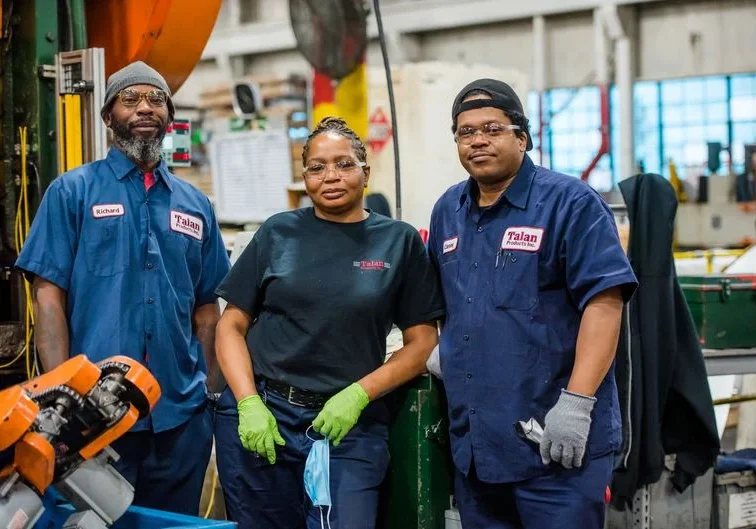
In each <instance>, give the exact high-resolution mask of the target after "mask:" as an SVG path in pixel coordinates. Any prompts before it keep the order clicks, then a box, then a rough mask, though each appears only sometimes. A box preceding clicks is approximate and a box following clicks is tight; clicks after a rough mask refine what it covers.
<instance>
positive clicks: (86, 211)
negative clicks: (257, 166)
mask: <svg viewBox="0 0 756 529" xmlns="http://www.w3.org/2000/svg"><path fill="white" fill-rule="evenodd" d="M153 174H154V176H155V184H154V185H153V186H152V187H151V188H150V189H149V191H145V188H144V183H143V175H142V172H141V171H140V170H139V169H138V168H137V167H136V165H134V162H132V161H131V160H130V159H128V158H127V157H126V156H125V155H124V154H123V153H122V152H121V151H119V150H118V149H115V148H112V149H110V152H109V153H108V156H107V158H106V159H105V160H100V161H97V162H93V163H90V164H86V165H83V166H81V167H78V168H76V169H74V170H72V171H69V172H68V173H65V174H63V175H62V176H60V177H59V178H57V179H55V180H54V181H53V182H52V184H51V185H50V187H49V188H48V189H47V191H46V192H45V195H44V197H43V199H42V203H41V205H40V207H39V210H38V212H37V214H36V216H35V218H34V222H33V224H32V228H31V231H30V234H29V238H28V239H27V241H26V243H25V245H24V247H23V250H22V252H21V255H20V256H19V258H18V261H17V262H16V266H17V267H18V268H20V269H21V270H23V271H25V272H26V273H27V275H28V277H29V279H31V277H32V276H33V275H38V276H40V277H42V278H43V279H46V280H47V281H50V282H51V283H54V284H56V285H57V286H59V287H60V288H62V289H64V290H66V291H67V307H66V309H67V316H68V322H69V332H70V354H71V356H75V355H77V354H80V353H83V354H85V355H86V356H87V357H88V358H89V359H90V360H92V361H95V362H96V361H100V360H102V359H104V358H107V357H110V356H113V355H125V356H128V357H131V358H133V359H135V360H138V361H140V362H142V363H145V364H146V365H147V367H148V368H149V370H150V371H151V372H152V374H153V375H154V376H155V377H156V378H157V380H158V382H159V383H160V387H161V390H162V397H161V398H160V400H159V401H158V404H157V406H156V407H155V410H154V411H153V413H152V414H151V415H150V417H149V418H148V419H147V420H145V421H141V422H140V423H138V424H137V425H135V427H134V430H142V429H147V428H149V427H150V426H151V427H152V429H153V430H154V431H156V432H159V431H163V430H167V429H170V428H174V427H176V426H179V425H180V424H182V423H183V422H185V421H186V420H187V419H188V418H189V417H191V416H192V414H194V413H196V411H197V409H199V408H200V407H201V406H202V405H204V404H205V401H206V398H207V393H206V384H205V381H206V371H207V369H206V365H205V359H204V356H203V354H202V347H201V345H200V342H199V341H198V339H197V337H196V336H195V335H194V333H193V331H192V313H193V311H194V309H195V307H199V306H201V305H204V304H207V303H214V302H215V301H216V299H217V298H216V296H215V293H214V291H215V288H216V287H217V286H218V284H219V283H220V282H221V280H222V279H223V277H224V276H225V274H226V273H227V272H228V270H229V268H230V263H229V260H228V255H227V253H226V250H225V247H224V245H223V241H222V239H221V236H220V230H219V227H218V224H217V221H216V220H215V214H214V212H213V209H212V207H211V205H210V202H209V200H208V199H207V197H206V196H204V195H203V194H202V193H201V192H200V191H199V190H198V189H196V188H195V187H193V186H192V185H190V184H189V183H187V182H185V181H183V180H180V179H178V178H176V177H175V176H173V175H172V174H171V173H170V172H169V171H168V168H167V166H166V165H165V162H161V163H160V165H159V166H158V167H157V168H156V169H155V170H154V171H153ZM150 422H151V424H150Z"/></svg>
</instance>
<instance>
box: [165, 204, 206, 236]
mask: <svg viewBox="0 0 756 529" xmlns="http://www.w3.org/2000/svg"><path fill="white" fill-rule="evenodd" d="M171 230H173V231H175V232H178V233H183V234H184V235H188V236H189V237H193V238H195V239H197V240H198V241H201V240H202V219H200V218H198V217H195V216H193V215H188V214H186V213H181V212H180V211H173V210H171Z"/></svg>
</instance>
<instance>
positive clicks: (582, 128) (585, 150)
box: [545, 86, 612, 191]
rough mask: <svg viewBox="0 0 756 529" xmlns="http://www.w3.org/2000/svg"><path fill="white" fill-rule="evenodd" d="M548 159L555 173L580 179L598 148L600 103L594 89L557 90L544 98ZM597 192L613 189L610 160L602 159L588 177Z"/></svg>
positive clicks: (589, 87) (597, 91)
mask: <svg viewBox="0 0 756 529" xmlns="http://www.w3.org/2000/svg"><path fill="white" fill-rule="evenodd" d="M546 101H547V103H546V110H547V112H548V114H547V116H548V117H547V119H546V121H547V124H548V129H547V130H546V131H545V135H547V136H548V138H549V155H550V156H549V158H550V161H551V168H552V169H554V170H555V171H559V172H562V173H566V174H569V175H573V176H576V177H579V176H580V175H581V174H582V173H583V171H585V169H586V168H587V167H588V166H589V165H590V163H591V160H593V157H594V156H595V155H596V153H597V152H598V149H599V146H600V145H601V131H600V130H599V128H600V125H601V101H600V95H599V89H598V88H597V87H595V86H588V87H582V88H579V89H570V88H557V89H554V90H551V91H549V93H548V97H547V98H546ZM589 182H590V184H591V185H592V186H593V187H594V188H596V189H597V190H599V191H605V190H608V189H609V188H611V186H612V160H611V156H604V157H602V158H601V160H600V161H599V163H598V165H597V166H596V168H595V169H594V170H593V172H592V173H591V175H590V179H589Z"/></svg>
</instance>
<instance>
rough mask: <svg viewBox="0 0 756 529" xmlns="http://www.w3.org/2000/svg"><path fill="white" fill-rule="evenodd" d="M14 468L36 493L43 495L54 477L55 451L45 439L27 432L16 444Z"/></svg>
mask: <svg viewBox="0 0 756 529" xmlns="http://www.w3.org/2000/svg"><path fill="white" fill-rule="evenodd" d="M15 466H16V471H18V473H19V474H21V476H22V477H23V478H24V479H25V480H26V481H28V482H29V484H31V486H32V487H34V488H35V489H37V492H39V493H44V492H45V489H47V487H49V486H50V483H52V480H53V477H54V476H55V450H54V449H53V447H52V445H51V444H50V442H49V441H48V440H47V439H45V438H44V437H42V436H41V435H39V434H38V433H34V432H29V433H27V434H26V435H25V436H24V438H23V439H22V440H21V441H19V442H18V443H16V455H15Z"/></svg>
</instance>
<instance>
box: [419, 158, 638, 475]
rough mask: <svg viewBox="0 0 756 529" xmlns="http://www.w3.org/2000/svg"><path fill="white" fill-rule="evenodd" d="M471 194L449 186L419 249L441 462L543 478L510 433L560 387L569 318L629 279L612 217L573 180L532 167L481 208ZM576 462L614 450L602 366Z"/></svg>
mask: <svg viewBox="0 0 756 529" xmlns="http://www.w3.org/2000/svg"><path fill="white" fill-rule="evenodd" d="M476 197H477V184H476V183H475V182H474V181H473V180H472V179H469V180H468V181H467V182H463V183H460V184H458V185H456V186H453V187H451V188H450V189H449V190H447V191H446V193H445V194H444V195H443V196H442V197H441V198H440V199H439V201H438V202H437V203H436V205H435V207H434V210H433V214H432V217H431V225H430V239H429V251H430V254H431V259H432V260H433V262H434V264H435V265H436V266H437V268H438V270H439V274H440V277H441V283H442V288H443V293H444V297H445V300H446V310H447V316H446V322H445V324H444V327H443V330H442V332H441V339H440V349H439V352H440V360H441V370H442V371H443V374H444V386H445V388H446V392H447V396H448V401H449V420H450V436H451V445H452V455H453V457H454V462H455V464H456V466H457V467H458V468H459V469H460V470H461V471H462V472H465V473H467V472H468V471H469V469H470V465H471V462H472V461H474V462H475V470H476V472H477V475H478V477H479V478H480V479H481V480H483V481H487V482H493V483H506V482H513V481H519V480H525V479H530V478H532V477H536V476H539V475H543V474H545V473H547V472H548V469H547V467H546V466H544V465H543V463H542V462H541V458H540V455H539V452H538V447H537V446H535V445H534V444H532V443H531V442H529V441H526V440H523V439H521V438H520V437H518V436H517V434H516V432H515V429H514V424H515V423H516V422H517V421H519V420H527V419H529V418H531V417H535V418H536V419H538V421H539V422H540V423H541V424H542V425H543V424H544V417H545V415H546V413H547V412H548V411H549V410H550V409H551V407H553V406H554V404H556V401H557V400H558V398H559V395H560V390H561V389H562V388H566V387H567V383H568V381H569V378H570V375H571V373H572V367H573V364H574V361H575V345H576V342H577V335H578V329H579V327H580V318H581V314H582V311H583V309H584V308H585V306H586V304H587V303H588V301H589V300H590V299H591V298H592V297H593V296H594V295H596V294H598V293H599V292H601V291H603V290H606V289H608V288H611V287H616V286H621V287H622V291H623V296H624V297H625V300H627V299H629V298H630V296H631V295H632V293H633V291H634V290H635V287H636V286H637V281H636V278H635V275H634V274H633V271H632V268H631V267H630V263H629V261H628V259H627V257H626V256H625V253H624V251H623V250H622V247H621V245H620V241H619V236H618V233H617V228H616V225H615V221H614V217H613V215H612V213H611V210H610V209H609V207H608V206H607V205H606V204H605V203H604V202H603V200H601V198H600V196H599V195H598V194H597V193H596V192H595V191H593V190H592V189H591V188H590V187H589V186H587V185H586V184H584V183H583V182H581V181H580V180H579V179H577V178H574V177H571V176H567V175H562V174H559V173H555V172H553V171H549V170H547V169H544V168H542V167H537V166H535V165H534V164H533V162H532V161H531V160H530V158H529V157H528V156H527V155H526V156H525V158H524V160H523V163H522V166H521V168H520V171H519V172H518V174H517V176H516V177H515V179H514V180H513V182H512V183H511V185H510V186H509V188H508V189H507V190H506V191H505V192H504V194H503V195H502V196H501V197H500V198H499V200H498V201H497V202H496V203H495V204H493V205H492V206H491V207H489V208H485V209H484V210H481V208H479V207H478V205H477V198H476ZM595 396H596V399H597V402H596V405H595V407H594V410H593V423H592V425H591V432H590V435H589V439H588V448H587V454H586V457H592V456H598V455H600V454H605V453H609V452H611V451H613V450H616V449H617V447H618V446H619V444H620V434H621V431H620V428H621V423H620V416H619V404H618V401H617V389H616V384H615V380H614V368H613V367H612V368H611V370H610V371H609V374H608V375H607V376H606V378H605V380H604V381H603V382H602V383H601V385H600V387H599V388H598V391H597V392H596V395H595Z"/></svg>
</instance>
